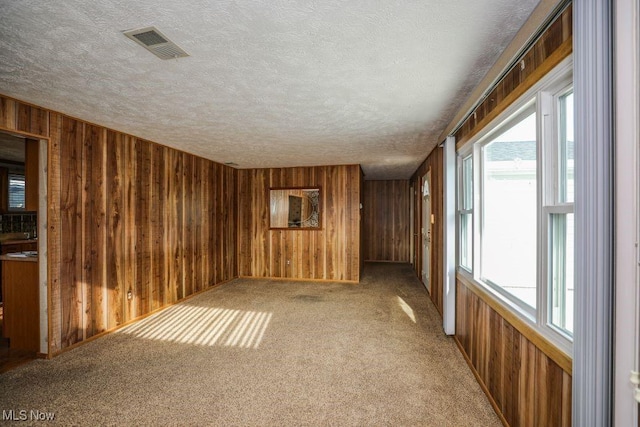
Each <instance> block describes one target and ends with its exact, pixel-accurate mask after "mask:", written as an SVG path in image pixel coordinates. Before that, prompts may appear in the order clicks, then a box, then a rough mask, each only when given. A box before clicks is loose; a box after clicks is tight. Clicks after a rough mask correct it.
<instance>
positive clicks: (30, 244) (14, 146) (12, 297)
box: [0, 131, 48, 372]
mask: <svg viewBox="0 0 640 427" xmlns="http://www.w3.org/2000/svg"><path fill="white" fill-rule="evenodd" d="M47 146H48V143H47V141H46V140H42V139H34V138H30V137H29V136H26V135H22V134H20V133H19V132H13V131H0V258H1V259H0V288H1V289H2V291H1V293H0V372H4V371H6V370H9V369H11V368H13V367H15V366H17V365H19V364H22V363H24V362H27V361H29V360H31V359H33V358H35V357H37V356H38V355H39V354H40V355H46V354H47V352H48V351H47V350H48V348H47V347H48V346H47V342H46V341H47V329H48V317H47V291H46V278H47V273H46V266H47V263H46V208H47V206H46V185H47V179H46V162H47Z"/></svg>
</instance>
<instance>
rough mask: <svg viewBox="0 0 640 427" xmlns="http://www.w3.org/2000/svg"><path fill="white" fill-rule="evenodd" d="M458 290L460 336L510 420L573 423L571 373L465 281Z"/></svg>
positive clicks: (527, 423) (460, 342)
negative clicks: (494, 308) (487, 302)
mask: <svg viewBox="0 0 640 427" xmlns="http://www.w3.org/2000/svg"><path fill="white" fill-rule="evenodd" d="M456 292H457V295H456V341H457V342H458V346H459V347H460V350H461V351H462V352H463V354H464V355H465V358H466V359H467V362H468V363H469V364H470V365H471V367H472V369H473V370H474V371H475V372H474V373H475V374H476V377H477V378H478V381H479V382H480V383H481V385H482V386H483V387H484V389H485V392H486V393H487V394H489V395H490V396H491V399H492V400H493V402H492V404H493V405H494V408H495V409H496V411H497V412H499V414H500V415H501V416H502V417H503V418H504V421H506V423H507V424H508V425H511V426H571V373H570V372H567V371H565V370H563V368H562V367H560V366H559V364H558V363H556V362H555V361H554V360H553V359H552V358H550V357H549V356H548V355H547V354H546V353H545V352H544V351H542V350H541V349H540V348H538V347H537V346H536V345H535V344H534V343H533V342H531V341H530V340H529V339H527V337H525V335H523V334H522V333H520V332H519V331H518V330H517V329H516V328H515V327H514V326H513V325H512V324H511V323H509V322H508V321H507V320H505V319H504V318H503V317H502V316H501V315H500V314H498V313H497V312H496V311H495V310H493V309H492V308H491V307H490V306H489V305H488V304H486V303H485V302H484V301H483V299H482V298H480V297H479V296H478V295H476V294H475V293H474V292H473V291H472V290H471V289H469V288H468V287H467V286H466V285H465V284H464V283H462V282H461V281H457V282H456Z"/></svg>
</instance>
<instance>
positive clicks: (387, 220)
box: [362, 180, 411, 262]
mask: <svg viewBox="0 0 640 427" xmlns="http://www.w3.org/2000/svg"><path fill="white" fill-rule="evenodd" d="M409 210H410V194H409V180H395V181H365V182H364V209H363V212H362V217H363V233H364V247H363V253H364V257H365V259H366V260H367V261H395V262H410V261H411V259H410V257H409V249H410V248H409V246H410V236H409V231H410V230H409V229H410V227H409V218H410V211H409Z"/></svg>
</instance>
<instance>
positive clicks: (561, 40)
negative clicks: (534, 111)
mask: <svg viewBox="0 0 640 427" xmlns="http://www.w3.org/2000/svg"><path fill="white" fill-rule="evenodd" d="M571 15H572V5H569V7H568V8H567V9H566V10H565V11H564V12H562V14H561V15H560V16H559V17H558V18H557V19H556V20H555V21H554V22H553V23H552V24H551V26H550V27H549V28H548V29H547V30H546V31H545V32H544V33H543V34H542V36H541V37H540V38H539V39H538V40H537V41H536V42H535V43H534V45H533V46H532V47H531V48H530V49H529V51H527V53H526V54H525V55H524V58H523V59H522V61H520V62H518V64H516V65H515V66H514V67H513V68H512V69H511V70H510V71H509V72H508V73H507V74H506V75H505V77H504V78H503V79H502V80H501V81H500V82H499V83H498V84H497V86H496V87H495V89H494V90H493V91H492V92H491V93H490V94H489V95H488V96H487V97H486V98H485V99H484V100H483V101H482V102H481V103H480V105H478V107H477V108H476V110H475V111H474V113H473V114H471V115H470V116H469V117H468V118H467V119H466V120H465V121H464V123H463V124H462V126H461V127H460V129H459V130H458V131H457V132H456V133H455V137H456V145H457V147H462V146H463V145H464V144H465V143H466V142H467V141H468V140H469V139H470V138H471V137H473V135H475V134H477V133H478V132H479V131H480V130H482V128H483V127H485V126H486V125H487V124H489V123H490V122H491V121H492V120H493V119H495V118H496V117H497V116H498V115H499V114H500V113H501V112H503V111H504V110H505V109H506V108H507V107H508V106H509V105H510V104H512V103H513V102H514V101H516V100H517V99H518V98H519V97H520V96H522V95H523V94H524V93H525V92H526V91H527V90H528V89H529V88H530V87H531V86H533V85H534V84H535V83H536V82H537V81H538V80H540V79H541V78H542V77H543V76H544V75H545V74H547V73H548V72H549V71H551V70H552V69H553V68H554V67H555V66H556V65H558V64H559V63H560V61H562V60H563V59H564V58H566V57H567V56H568V55H570V54H571V52H572V50H573V46H572V33H573V26H572V19H571ZM521 64H524V69H523V68H522V67H521Z"/></svg>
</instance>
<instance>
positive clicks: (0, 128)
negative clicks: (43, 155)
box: [0, 94, 51, 141]
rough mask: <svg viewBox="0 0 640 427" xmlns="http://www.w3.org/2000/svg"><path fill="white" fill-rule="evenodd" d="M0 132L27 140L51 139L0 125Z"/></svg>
mask: <svg viewBox="0 0 640 427" xmlns="http://www.w3.org/2000/svg"><path fill="white" fill-rule="evenodd" d="M0 97H2V94H0ZM0 132H5V133H11V134H14V135H20V136H24V137H27V138H33V139H45V140H47V141H48V140H49V139H51V137H50V136H49V135H47V136H44V135H39V134H37V133H32V132H24V131H21V130H17V129H13V128H8V127H6V126H2V125H0Z"/></svg>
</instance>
